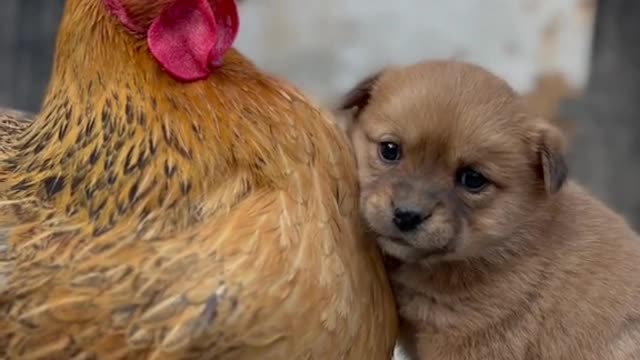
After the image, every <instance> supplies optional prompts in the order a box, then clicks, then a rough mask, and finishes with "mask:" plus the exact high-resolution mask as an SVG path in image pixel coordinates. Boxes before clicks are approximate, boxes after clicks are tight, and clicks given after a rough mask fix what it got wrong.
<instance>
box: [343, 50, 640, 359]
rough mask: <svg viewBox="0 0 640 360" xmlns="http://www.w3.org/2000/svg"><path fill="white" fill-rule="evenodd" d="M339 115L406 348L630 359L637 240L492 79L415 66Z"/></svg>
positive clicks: (634, 353)
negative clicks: (575, 179)
mask: <svg viewBox="0 0 640 360" xmlns="http://www.w3.org/2000/svg"><path fill="white" fill-rule="evenodd" d="M340 110H341V111H342V114H339V116H340V117H341V118H342V119H346V120H347V122H346V123H345V125H344V127H345V128H346V131H347V132H348V134H349V136H350V138H351V140H352V143H353V147H354V149H355V153H356V156H357V163H358V171H359V177H360V182H361V188H362V194H361V208H362V212H363V217H364V218H365V219H366V220H367V223H368V224H369V226H370V228H371V230H372V232H373V233H375V236H376V238H377V241H378V243H379V246H380V247H381V248H382V251H383V252H384V253H385V255H386V256H387V258H388V259H389V261H388V265H389V266H388V272H389V276H390V279H391V282H392V284H393V288H394V292H395V295H396V298H397V304H398V311H399V314H400V317H401V319H402V323H403V324H402V333H403V334H404V335H403V337H402V339H400V340H401V343H402V344H403V345H404V346H403V347H404V348H405V349H406V350H408V351H409V352H410V353H412V355H413V356H414V357H415V358H418V359H428V360H439V359H448V360H462V359H469V360H473V359H478V360H480V359H492V360H499V359H505V360H506V359H510V360H511V359H527V360H534V359H545V360H546V359H549V360H555V359H558V360H559V359H562V360H565V359H566V360H572V359H575V360H578V359H579V360H590V359H591V360H613V359H615V360H622V359H629V360H630V359H640V239H639V238H638V236H637V235H636V234H635V233H634V232H633V230H632V229H631V228H630V227H629V226H628V225H627V223H626V222H625V220H623V218H622V217H621V216H618V215H616V214H615V213H614V212H613V211H612V210H609V209H608V208H607V207H606V206H605V205H604V204H602V203H601V202H599V201H598V200H596V199H594V198H593V197H592V196H591V195H590V194H589V193H588V192H587V191H585V190H584V189H583V188H581V187H580V186H579V185H577V184H575V183H573V182H571V181H569V180H567V172H568V171H567V165H566V163H565V139H564V137H563V135H562V133H561V132H560V131H559V130H558V129H557V128H556V127H555V126H554V125H552V124H551V123H549V122H547V121H545V120H543V119H540V118H536V117H533V116H530V115H528V114H527V112H526V110H525V106H524V104H523V101H522V100H521V99H520V98H519V97H518V95H517V94H516V93H515V92H514V91H513V90H512V89H511V88H510V87H509V86H508V85H507V83H506V82H505V81H503V80H501V79H500V78H498V77H496V76H495V75H492V74H491V73H489V72H487V71H485V70H483V69H482V68H480V67H477V66H474V65H471V64H465V63H461V62H450V61H427V62H423V63H419V64H416V65H413V66H409V67H398V68H389V69H386V70H384V71H382V72H380V73H378V74H375V75H373V76H371V77H370V78H368V79H365V80H364V81H362V82H361V83H360V84H358V85H357V86H356V87H355V88H354V89H353V90H352V91H351V92H350V93H349V94H348V95H347V96H345V98H344V101H343V103H342V104H341V106H340ZM345 113H346V114H347V116H345ZM594 168H595V165H594Z"/></svg>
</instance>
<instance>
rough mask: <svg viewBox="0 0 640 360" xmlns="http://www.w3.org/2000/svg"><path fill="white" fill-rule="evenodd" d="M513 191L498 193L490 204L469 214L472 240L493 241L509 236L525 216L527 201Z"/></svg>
mask: <svg viewBox="0 0 640 360" xmlns="http://www.w3.org/2000/svg"><path fill="white" fill-rule="evenodd" d="M523 201H524V200H523V199H522V197H521V196H519V195H517V194H514V193H504V194H500V196H498V197H497V198H496V199H494V200H493V201H492V202H491V204H490V206H487V207H485V208H482V209H476V210H474V211H473V213H472V214H471V219H472V221H470V225H469V229H470V233H471V234H472V236H473V237H474V241H477V242H480V243H481V244H478V245H482V242H493V241H496V240H501V239H504V238H505V237H509V236H510V234H511V233H512V232H513V231H514V229H515V228H516V226H517V224H518V223H520V222H521V221H522V218H523V217H526V216H527V215H526V212H527V210H526V209H527V203H526V202H523Z"/></svg>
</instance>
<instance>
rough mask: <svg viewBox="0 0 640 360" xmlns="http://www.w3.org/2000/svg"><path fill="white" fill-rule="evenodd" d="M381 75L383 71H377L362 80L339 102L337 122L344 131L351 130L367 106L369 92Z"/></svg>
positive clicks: (369, 97) (369, 96)
mask: <svg viewBox="0 0 640 360" xmlns="http://www.w3.org/2000/svg"><path fill="white" fill-rule="evenodd" d="M382 73H383V71H379V72H377V73H374V74H373V75H370V76H368V77H366V78H364V79H363V80H361V81H360V82H359V83H358V84H357V85H356V86H354V87H353V88H352V89H351V90H349V92H347V93H346V94H345V95H344V96H343V97H342V99H341V100H340V103H339V105H338V106H337V113H338V114H339V115H338V118H339V122H340V123H341V126H342V127H343V128H344V129H345V130H346V131H350V130H351V127H352V126H353V125H354V123H355V122H356V121H357V120H358V117H359V116H360V114H361V113H362V111H363V110H364V109H365V108H366V107H367V105H369V101H370V100H371V92H372V91H373V88H374V87H375V85H376V83H377V82H378V79H379V78H380V76H381V75H382Z"/></svg>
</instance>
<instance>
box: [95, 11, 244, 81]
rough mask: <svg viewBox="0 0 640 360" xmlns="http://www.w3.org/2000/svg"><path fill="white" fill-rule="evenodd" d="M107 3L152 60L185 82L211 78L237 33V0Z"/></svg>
mask: <svg viewBox="0 0 640 360" xmlns="http://www.w3.org/2000/svg"><path fill="white" fill-rule="evenodd" d="M103 2H104V4H105V6H106V8H107V10H108V11H109V13H111V14H112V15H113V16H115V17H116V19H117V20H118V21H119V22H120V23H121V24H122V25H123V26H124V27H125V28H126V29H127V30H129V32H131V33H132V34H134V35H137V36H143V37H145V38H146V40H147V44H148V46H149V50H150V51H151V54H152V55H153V57H154V58H155V59H156V60H157V61H158V63H159V64H160V65H161V66H162V67H163V68H164V69H165V70H166V71H167V72H168V73H169V74H170V75H171V76H173V77H174V78H175V79H177V80H180V81H185V82H189V81H195V80H200V79H203V78H206V77H207V76H208V75H209V74H210V73H211V70H213V69H215V68H217V67H219V66H220V65H221V64H222V56H223V55H224V53H225V52H226V51H227V50H229V49H230V48H231V46H232V45H233V42H234V40H235V38H236V35H237V33H238V11H237V7H236V2H235V0H103Z"/></svg>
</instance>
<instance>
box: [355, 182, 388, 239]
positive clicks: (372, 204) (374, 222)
mask: <svg viewBox="0 0 640 360" xmlns="http://www.w3.org/2000/svg"><path fill="white" fill-rule="evenodd" d="M390 204H391V199H390V191H388V190H386V188H385V187H378V188H367V187H363V189H362V192H361V195H360V206H361V211H362V214H363V216H364V218H365V220H366V221H367V223H368V225H369V226H370V227H371V228H372V229H373V230H375V231H376V232H379V233H389V231H390V229H389V227H390V226H391V215H390V214H391V211H390Z"/></svg>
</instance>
